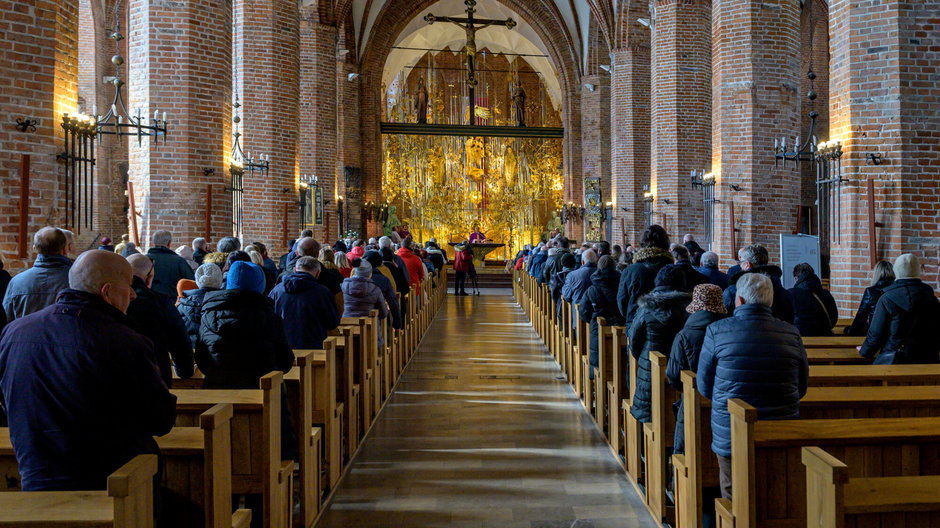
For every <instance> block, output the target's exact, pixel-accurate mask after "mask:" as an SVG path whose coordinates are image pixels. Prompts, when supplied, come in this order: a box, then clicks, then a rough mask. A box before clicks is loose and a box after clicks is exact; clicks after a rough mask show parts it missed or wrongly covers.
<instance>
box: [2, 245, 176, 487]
mask: <svg viewBox="0 0 940 528" xmlns="http://www.w3.org/2000/svg"><path fill="white" fill-rule="evenodd" d="M132 278H133V271H132V270H131V266H130V264H128V262H127V261H126V260H124V258H123V257H121V256H120V255H117V254H115V253H109V252H106V251H100V250H92V251H86V252H84V253H82V254H81V255H79V257H78V259H77V260H76V261H75V264H74V265H73V266H72V268H71V270H70V273H69V288H68V289H65V290H63V291H61V292H60V293H59V295H58V297H57V299H56V301H55V303H54V304H52V305H50V306H47V307H46V308H44V309H42V310H40V311H38V312H36V313H33V314H31V315H27V316H25V317H21V318H19V319H17V320H15V321H13V322H11V323H10V325H9V326H8V327H7V329H6V331H4V332H3V335H2V337H0V405H2V406H3V408H4V410H5V411H6V414H7V418H8V419H9V428H10V429H9V431H10V439H11V440H12V443H13V446H14V452H15V454H16V458H17V462H18V463H19V474H20V476H21V478H22V480H21V485H22V489H23V490H24V491H55V490H103V489H105V488H106V486H107V482H108V476H109V475H110V474H111V473H113V472H114V471H115V470H116V469H118V468H119V467H121V466H122V465H124V464H126V463H127V462H129V461H130V460H131V459H132V458H134V457H135V456H137V455H142V454H157V453H159V449H158V447H157V443H156V441H154V438H153V437H154V436H162V435H165V434H166V433H168V432H169V431H170V429H172V428H173V424H174V422H175V420H176V396H174V395H173V394H171V393H170V391H169V390H168V389H167V386H166V384H165V383H164V382H163V379H162V378H161V377H160V369H159V368H158V367H157V363H156V358H155V357H154V355H153V347H152V345H151V343H150V340H149V339H147V338H146V337H144V336H142V335H140V334H139V333H138V332H137V331H136V330H135V329H134V323H133V321H131V319H130V318H129V317H127V315H126V314H125V311H126V310H127V305H128V303H129V302H130V300H131V299H133V298H134V290H133V288H132V287H131V281H132Z"/></svg>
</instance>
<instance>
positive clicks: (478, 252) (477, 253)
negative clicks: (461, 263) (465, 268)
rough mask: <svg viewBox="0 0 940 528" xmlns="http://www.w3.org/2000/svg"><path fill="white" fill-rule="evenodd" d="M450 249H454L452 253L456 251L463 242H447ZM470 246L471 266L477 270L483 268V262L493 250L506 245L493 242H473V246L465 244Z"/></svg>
mask: <svg viewBox="0 0 940 528" xmlns="http://www.w3.org/2000/svg"><path fill="white" fill-rule="evenodd" d="M448 244H449V245H450V247H452V248H454V251H457V247H458V246H464V245H465V244H464V243H463V242H449V243H448ZM466 245H469V246H470V253H471V254H472V255H473V265H474V266H475V267H477V268H482V267H483V266H484V262H485V261H484V260H483V259H485V258H486V255H487V254H488V253H490V252H491V251H493V250H494V249H497V248H501V247H504V246H505V245H506V244H496V243H493V242H475V243H473V244H466Z"/></svg>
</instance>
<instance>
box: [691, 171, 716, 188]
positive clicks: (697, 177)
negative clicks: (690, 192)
mask: <svg viewBox="0 0 940 528" xmlns="http://www.w3.org/2000/svg"><path fill="white" fill-rule="evenodd" d="M709 185H715V175H714V174H712V173H710V172H705V171H704V170H693V171H692V187H706V186H709Z"/></svg>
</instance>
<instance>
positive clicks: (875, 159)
mask: <svg viewBox="0 0 940 528" xmlns="http://www.w3.org/2000/svg"><path fill="white" fill-rule="evenodd" d="M882 161H884V157H883V154H881V153H878V152H869V153H868V154H866V155H865V163H867V164H869V165H881V162H882Z"/></svg>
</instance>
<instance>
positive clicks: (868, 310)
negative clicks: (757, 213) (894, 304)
mask: <svg viewBox="0 0 940 528" xmlns="http://www.w3.org/2000/svg"><path fill="white" fill-rule="evenodd" d="M892 284H894V277H882V279H881V280H879V281H878V282H877V283H875V285H874V286H870V287H868V288H865V294H864V295H862V302H861V303H860V304H859V305H858V311H857V312H855V319H853V320H852V324H851V325H850V326H848V327H846V329H845V333H846V334H848V335H852V336H863V335H867V334H868V325H870V324H871V319H872V317H874V315H875V306H877V305H878V299H881V295H882V294H883V293H884V291H885V288H887V287H888V286H891V285H892Z"/></svg>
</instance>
